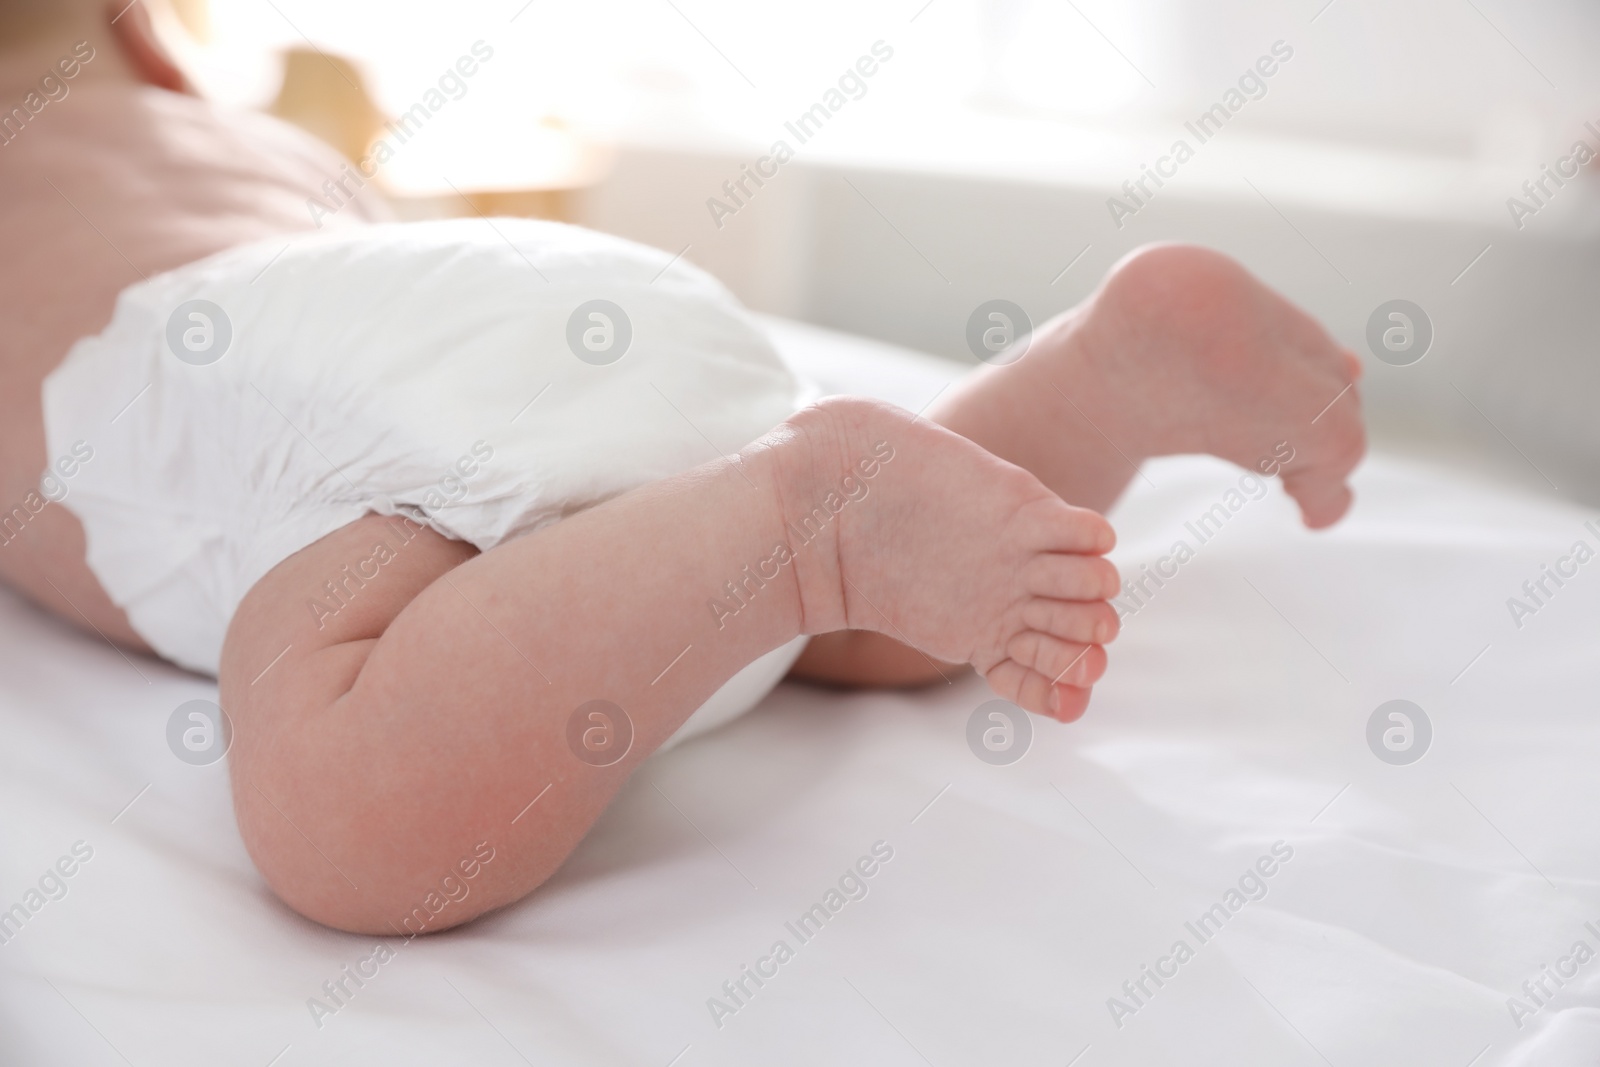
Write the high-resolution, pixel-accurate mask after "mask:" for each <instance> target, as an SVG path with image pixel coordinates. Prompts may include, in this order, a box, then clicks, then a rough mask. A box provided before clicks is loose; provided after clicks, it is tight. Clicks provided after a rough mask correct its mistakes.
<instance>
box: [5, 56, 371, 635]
mask: <svg viewBox="0 0 1600 1067" xmlns="http://www.w3.org/2000/svg"><path fill="white" fill-rule="evenodd" d="M339 164H340V159H339V157H338V156H336V155H335V154H333V153H332V151H331V150H329V149H327V148H325V147H323V146H322V145H321V144H320V143H318V142H316V141H314V140H312V139H311V138H310V137H308V136H306V135H303V134H301V133H300V132H299V131H297V130H295V129H293V128H292V127H288V126H285V125H283V124H281V123H279V122H276V121H275V120H272V119H269V118H266V117H264V116H260V115H252V114H244V113H230V112H225V111H219V110H218V109H216V108H215V107H213V106H212V105H210V104H208V103H206V102H204V101H201V100H197V99H195V98H193V97H187V96H181V95H178V94H175V93H169V92H166V91H164V90H160V89H152V88H146V87H142V86H133V85H128V84H123V83H117V82H108V83H97V84H91V83H85V84H82V85H80V86H78V87H76V88H74V90H73V91H72V93H71V94H70V95H69V96H68V97H67V98H65V99H63V100H61V101H58V102H56V103H53V104H51V105H50V106H49V107H48V108H46V109H45V110H44V111H43V112H41V113H40V114H39V115H38V116H36V118H35V119H34V120H33V121H31V122H30V123H29V124H28V125H27V126H26V128H24V129H23V130H22V132H21V133H20V134H19V135H17V136H16V137H15V138H14V139H12V140H11V141H9V142H8V143H6V144H4V145H3V146H0V234H4V235H5V237H4V246H5V255H4V256H3V257H0V322H3V323H4V324H5V329H4V330H0V579H3V580H5V581H6V582H7V583H8V584H10V585H13V586H15V587H17V588H19V589H22V590H24V591H25V592H27V593H29V594H30V595H32V596H33V597H34V598H35V599H37V600H39V601H40V602H41V603H43V604H45V605H47V606H49V607H51V608H53V609H55V610H56V611H58V612H59V613H60V614H62V615H64V616H66V617H67V618H71V619H74V620H75V621H76V620H77V618H78V613H79V612H81V613H82V614H83V615H84V616H87V618H88V620H89V621H90V622H91V623H92V624H93V625H94V626H95V627H97V628H98V629H100V630H102V631H105V632H106V633H107V634H109V635H111V636H112V637H116V638H120V639H123V640H125V641H127V642H128V643H129V644H133V645H138V644H140V642H139V641H138V639H137V637H135V636H134V635H133V634H132V632H131V631H130V630H129V629H128V627H127V623H126V620H125V619H123V617H122V614H121V612H120V611H117V610H116V609H115V608H114V607H113V606H112V605H111V603H110V602H109V600H107V598H106V597H105V594H104V593H103V591H102V590H101V589H100V587H99V585H98V583H97V582H96V581H95V580H94V578H93V576H92V575H91V574H90V572H89V570H88V568H87V566H86V565H85V564H84V558H83V548H84V545H83V532H82V529H81V527H80V526H79V525H78V522H77V520H76V519H75V518H73V516H72V515H71V514H70V513H68V512H67V510H66V509H64V508H59V507H50V506H47V505H46V497H45V496H44V495H43V494H42V493H41V492H40V491H39V476H40V474H41V473H42V472H43V471H44V470H45V468H46V466H47V464H54V463H56V462H57V461H58V460H64V461H65V462H64V465H63V466H62V468H61V470H62V472H63V473H64V472H65V471H67V470H70V469H74V465H75V464H76V463H77V462H78V461H79V459H80V458H81V457H56V456H47V455H46V454H45V446H44V427H43V420H42V415H41V410H40V384H41V383H42V381H43V380H44V378H45V376H46V375H47V374H49V373H50V371H51V370H53V369H54V368H55V367H56V366H57V364H59V363H60V362H61V360H62V358H63V357H64V356H65V355H66V353H67V350H68V349H69V348H71V347H72V345H73V343H74V342H75V341H77V340H78V339H79V338H81V337H84V336H87V335H90V334H94V333H97V332H98V331H100V330H101V329H102V328H103V327H104V326H105V325H106V323H107V322H108V321H109V320H110V318H111V311H112V307H113V305H114V304H115V301H116V297H117V294H118V293H119V292H121V291H122V289H124V288H125V287H127V286H128V285H130V284H132V283H133V282H136V281H139V280H140V279H141V278H142V277H148V276H151V275H154V274H158V273H161V272H163V271H167V270H171V269H172V268H174V267H178V266H181V265H183V264H185V263H189V262H192V261H194V260H197V259H201V258H203V257H205V256H208V255H211V254H212V253H215V252H218V251H221V250H223V249H225V248H230V247H232V246H234V245H237V244H241V243H243V242H246V241H253V240H256V239H258V238H262V237H266V236H270V235H272V234H274V233H292V232H298V231H302V230H308V229H313V228H315V223H314V222H313V221H312V218H311V215H310V213H309V212H308V210H307V208H306V200H307V198H308V197H311V196H318V195H320V193H321V188H322V185H323V183H324V182H325V181H326V180H327V179H328V178H330V177H334V176H336V174H337V172H338V169H339ZM362 199H366V198H364V197H363V198H361V199H358V201H357V202H356V204H355V205H352V207H351V208H350V209H349V210H347V211H345V212H342V213H340V214H339V215H337V216H335V217H333V218H331V219H324V220H323V224H324V226H325V227H331V226H350V225H359V224H361V223H364V222H367V221H371V220H372V218H373V216H374V214H376V213H375V212H373V211H371V210H369V209H368V208H366V207H365V206H364V205H362V203H361V200H362ZM129 399H130V400H132V399H133V398H132V397H129ZM88 462H91V463H92V462H93V460H92V459H91V460H89V461H88ZM62 492H65V493H67V494H70V493H71V479H70V478H63V479H61V481H60V482H59V485H58V486H57V487H56V491H55V492H53V493H51V494H50V495H51V496H57V495H59V494H60V493H62Z"/></svg>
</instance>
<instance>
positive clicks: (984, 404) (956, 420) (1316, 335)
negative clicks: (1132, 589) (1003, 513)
mask: <svg viewBox="0 0 1600 1067" xmlns="http://www.w3.org/2000/svg"><path fill="white" fill-rule="evenodd" d="M1360 376H1361V363H1360V360H1359V359H1357V357H1356V356H1355V354H1354V353H1352V352H1350V351H1349V350H1347V349H1344V348H1342V347H1340V345H1339V344H1338V343H1337V342H1335V341H1334V339H1333V338H1332V337H1330V336H1329V335H1328V332H1327V330H1325V329H1324V328H1323V327H1322V325H1321V324H1320V323H1318V322H1317V321H1316V320H1315V319H1313V318H1312V317H1311V316H1309V315H1307V314H1306V313H1305V312H1303V311H1301V310H1300V309H1299V308H1297V307H1295V306H1294V305H1293V304H1291V303H1289V302H1288V301H1287V300H1285V299H1284V298H1283V297H1281V296H1279V295H1278V294H1277V293H1275V292H1273V291H1272V290H1271V289H1269V288H1267V287H1266V286H1265V285H1263V284H1261V282H1259V281H1258V280H1256V279H1255V278H1254V277H1253V276H1252V275H1251V274H1250V273H1249V272H1247V271H1246V270H1245V269H1244V268H1243V267H1241V266H1240V265H1239V264H1238V263H1236V262H1234V261H1233V260H1231V259H1229V258H1228V257H1227V256H1224V255H1222V254H1221V253H1218V252H1213V251H1211V250H1210V249H1206V248H1200V247H1196V246H1193V245H1176V244H1168V245H1152V246H1148V247H1146V248H1142V249H1140V250H1138V251H1136V252H1134V253H1132V254H1131V255H1129V256H1128V257H1126V258H1125V259H1123V260H1122V261H1121V262H1119V263H1118V264H1117V265H1116V266H1114V267H1113V268H1112V269H1111V271H1110V273H1108V274H1107V275H1106V278H1105V280H1104V281H1103V282H1102V283H1101V285H1100V287H1099V288H1098V289H1097V290H1096V291H1095V292H1094V293H1093V294H1092V295H1091V296H1090V297H1089V298H1088V299H1087V300H1085V301H1084V302H1083V303H1082V304H1080V305H1079V306H1078V307H1076V308H1074V309H1072V310H1071V311H1069V312H1067V313H1066V314H1064V315H1061V316H1058V317H1057V318H1055V319H1053V320H1051V321H1050V322H1048V323H1045V324H1044V325H1043V326H1042V327H1040V328H1039V329H1038V330H1037V331H1035V333H1034V334H1033V337H1032V338H1031V340H1030V342H1029V345H1028V348H1027V350H1026V354H1025V355H1024V356H1023V357H1022V358H1021V359H1020V360H1017V361H1016V362H1014V363H1008V364H1005V365H1001V366H995V367H986V368H982V369H981V370H980V371H979V372H977V373H975V374H974V375H972V376H971V377H970V378H968V379H967V380H966V381H964V382H962V383H961V384H960V385H958V386H956V387H954V388H952V389H950V390H948V391H947V392H946V394H945V395H943V396H941V397H939V398H938V400H937V401H936V402H935V403H934V404H933V405H932V406H931V407H930V409H929V411H928V413H927V414H928V417H929V418H931V419H933V420H934V421H936V422H938V423H940V424H941V425H944V426H947V427H949V428H950V429H952V430H954V431H956V432H957V433H959V434H961V435H962V436H964V437H967V438H968V439H969V440H972V441H974V442H976V443H977V444H979V445H982V446H983V447H984V448H985V449H987V450H988V451H990V452H992V453H994V454H995V455H997V456H1000V457H1002V458H1005V459H1008V460H1010V461H1011V462H1013V463H1016V464H1018V465H1019V466H1021V467H1024V468H1026V469H1027V470H1028V471H1030V472H1032V473H1033V474H1034V475H1036V476H1037V477H1038V478H1039V479H1040V480H1041V481H1043V482H1044V483H1045V484H1046V485H1048V486H1050V488H1051V489H1053V490H1055V491H1056V492H1057V493H1059V494H1061V496H1062V498H1063V499H1065V500H1068V501H1070V502H1071V503H1073V504H1077V505H1079V506H1080V507H1086V508H1092V509H1094V510H1095V511H1100V512H1104V511H1107V510H1109V509H1110V507H1111V505H1112V504H1113V503H1115V502H1116V499H1117V497H1118V496H1119V495H1120V494H1121V492H1122V490H1123V489H1124V488H1126V487H1127V485H1128V483H1129V482H1130V481H1131V480H1132V479H1133V477H1134V476H1135V474H1136V472H1137V470H1138V464H1140V463H1141V462H1143V461H1144V460H1146V459H1149V458H1152V457H1155V456H1162V455H1174V454H1179V453H1208V454H1211V455H1215V456H1220V457H1222V458H1223V459H1227V460H1231V461H1233V462H1234V463H1237V464H1239V465H1240V466H1242V467H1245V468H1248V469H1250V470H1253V471H1257V472H1261V471H1263V470H1267V472H1268V473H1269V474H1278V475H1280V476H1281V477H1282V478H1283V482H1284V487H1285V488H1286V489H1287V490H1288V492H1289V493H1290V495H1291V496H1293V497H1294V498H1295V500H1296V501H1297V502H1298V503H1299V505H1300V508H1301V512H1302V515H1303V516H1304V518H1305V521H1306V524H1307V525H1309V526H1312V527H1321V526H1327V525H1329V524H1331V523H1333V522H1335V521H1337V520H1338V518H1339V517H1340V516H1341V515H1342V514H1343V513H1344V511H1345V510H1346V509H1347V508H1348V507H1349V505H1350V491H1349V489H1348V487H1347V486H1346V484H1345V481H1346V478H1347V477H1348V476H1349V474H1350V472H1351V471H1352V470H1353V469H1354V468H1355V466H1356V464H1357V463H1359V462H1360V460H1361V457H1362V455H1363V453H1364V452H1365V448H1366V437H1365V431H1364V429H1363V426H1362V422H1361V405H1360V397H1359V395H1358V394H1357V392H1356V389H1355V383H1356V380H1357V379H1358V378H1359V377H1360ZM1280 445H1286V446H1287V448H1286V449H1281V450H1280ZM1288 452H1292V453H1293V456H1294V458H1293V459H1292V460H1289V461H1288V462H1281V461H1282V457H1283V456H1284V455H1285V454H1286V453H1288ZM1264 462H1265V463H1266V464H1267V465H1268V467H1270V470H1268V467H1263V466H1262V464H1263V463H1264ZM1280 466H1281V469H1280Z"/></svg>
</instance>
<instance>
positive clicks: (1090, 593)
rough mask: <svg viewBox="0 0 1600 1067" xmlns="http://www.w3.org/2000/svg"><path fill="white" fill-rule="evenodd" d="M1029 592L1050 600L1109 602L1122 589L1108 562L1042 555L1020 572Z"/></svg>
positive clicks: (1076, 557)
mask: <svg viewBox="0 0 1600 1067" xmlns="http://www.w3.org/2000/svg"><path fill="white" fill-rule="evenodd" d="M1023 581H1024V582H1025V583H1026V585H1027V589H1028V592H1030V593H1032V594H1033V595H1034V596H1042V597H1049V598H1051V599H1052V600H1109V599H1110V598H1111V597H1114V596H1116V595H1117V593H1118V592H1119V591H1120V590H1121V581H1122V579H1121V577H1120V576H1119V575H1118V574H1117V568H1116V566H1115V565H1114V564H1112V562H1111V561H1110V560H1108V559H1102V558H1101V557H1099V556H1082V555H1077V554H1075V553H1069V552H1044V553H1041V554H1040V555H1038V556H1035V557H1034V558H1033V559H1032V560H1031V561H1029V563H1028V566H1027V569H1026V570H1025V571H1024V572H1023Z"/></svg>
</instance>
